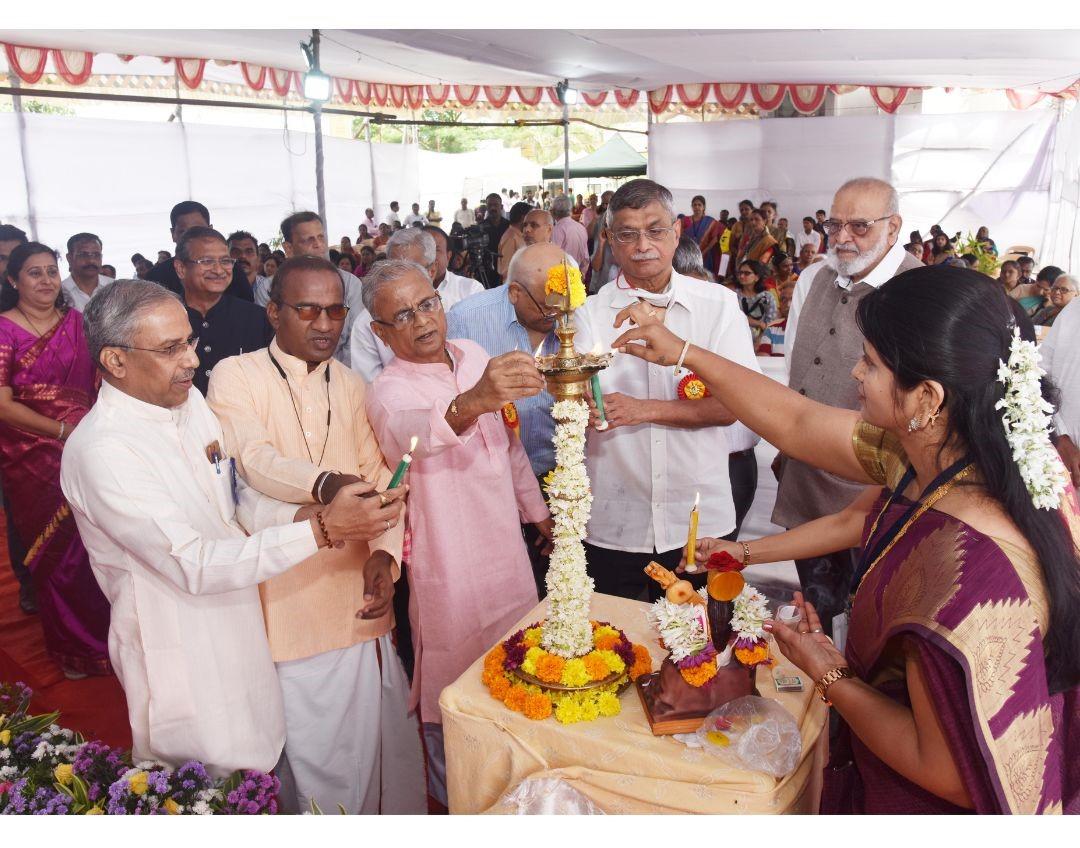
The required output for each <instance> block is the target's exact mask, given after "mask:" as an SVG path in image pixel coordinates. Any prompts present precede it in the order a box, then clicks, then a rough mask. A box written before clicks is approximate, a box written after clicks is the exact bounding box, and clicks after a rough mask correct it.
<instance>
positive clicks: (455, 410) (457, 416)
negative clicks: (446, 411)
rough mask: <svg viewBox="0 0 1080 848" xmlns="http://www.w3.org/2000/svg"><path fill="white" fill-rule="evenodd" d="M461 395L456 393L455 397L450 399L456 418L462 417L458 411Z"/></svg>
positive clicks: (451, 409) (451, 408) (451, 410)
mask: <svg viewBox="0 0 1080 848" xmlns="http://www.w3.org/2000/svg"><path fill="white" fill-rule="evenodd" d="M459 397H461V395H455V396H454V399H453V400H452V401H450V412H452V413H453V415H454V417H455V418H460V417H461V413H460V412H458V411H457V401H458V398H459Z"/></svg>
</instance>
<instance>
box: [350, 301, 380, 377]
mask: <svg viewBox="0 0 1080 848" xmlns="http://www.w3.org/2000/svg"><path fill="white" fill-rule="evenodd" d="M349 367H350V368H352V370H353V371H355V372H356V373H357V374H359V375H360V376H361V377H363V378H364V382H365V383H367V384H369V385H370V384H371V383H374V382H375V378H376V377H378V376H379V375H380V374H381V373H382V370H383V360H382V356H381V355H380V353H379V340H378V338H376V336H375V333H374V331H373V330H372V329H371V313H369V312H368V311H367V310H366V309H363V310H361V311H360V314H359V315H357V316H356V320H355V321H354V322H353V325H352V332H351V333H350V334H349Z"/></svg>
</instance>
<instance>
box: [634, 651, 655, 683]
mask: <svg viewBox="0 0 1080 848" xmlns="http://www.w3.org/2000/svg"><path fill="white" fill-rule="evenodd" d="M651 671H652V655H651V654H650V653H649V649H648V648H646V647H645V646H644V645H634V664H633V665H632V666H630V679H631V680H637V679H638V678H639V677H641V675H643V674H648V673H649V672H651Z"/></svg>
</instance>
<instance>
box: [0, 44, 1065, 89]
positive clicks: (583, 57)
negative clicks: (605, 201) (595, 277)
mask: <svg viewBox="0 0 1080 848" xmlns="http://www.w3.org/2000/svg"><path fill="white" fill-rule="evenodd" d="M309 34H310V33H309V31H307V30H288V29H282V30H182V29H172V30H0V41H4V42H9V43H13V44H21V45H27V46H38V47H52V48H63V49H70V50H88V51H92V52H95V53H116V54H127V55H139V56H170V57H183V58H188V57H191V58H206V59H219V60H234V61H243V62H249V63H252V64H256V65H263V66H269V67H276V68H283V69H289V70H297V71H302V70H304V69H305V63H304V60H303V57H302V55H301V53H300V50H299V48H298V46H297V45H298V44H299V42H301V41H304V40H306V39H307V38H308V36H309ZM322 66H323V70H324V71H326V72H327V73H328V74H330V75H332V76H336V77H343V78H348V79H354V80H367V81H370V82H378V83H390V84H397V85H419V84H435V83H450V84H455V83H456V84H466V85H519V86H550V85H552V84H554V82H556V81H557V80H560V79H563V78H568V79H569V80H570V81H571V84H573V85H575V86H577V87H579V88H581V89H582V90H584V91H604V90H610V89H615V88H624V89H636V90H645V91H649V90H653V89H658V88H661V87H663V86H667V85H671V84H678V83H684V84H685V83H708V82H749V83H805V84H809V83H826V84H840V85H843V84H850V85H880V86H922V87H931V86H945V87H950V86H951V87H961V88H1011V89H1039V90H1043V91H1048V92H1049V91H1060V90H1062V89H1064V88H1066V87H1068V86H1069V85H1071V84H1072V83H1073V82H1074V81H1075V80H1076V77H1077V76H1078V71H1080V34H1078V33H1077V32H1076V31H1068V30H1027V31H1023V30H994V31H985V30H983V31H980V30H965V31H950V30H934V29H931V28H923V29H919V30H645V29H639V30H401V29H397V30H395V29H384V30H363V31H360V30H326V31H324V41H323V48H322Z"/></svg>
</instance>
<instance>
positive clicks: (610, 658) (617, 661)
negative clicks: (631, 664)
mask: <svg viewBox="0 0 1080 848" xmlns="http://www.w3.org/2000/svg"><path fill="white" fill-rule="evenodd" d="M597 653H599V654H600V656H601V657H602V658H603V660H604V662H606V663H607V667H608V668H610V669H611V670H612V672H614V673H615V674H622V673H623V672H624V671H626V663H624V662H623V661H622V657H620V656H619V655H618V654H616V653H615V652H614V651H608V650H604V651H598V652H597Z"/></svg>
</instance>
